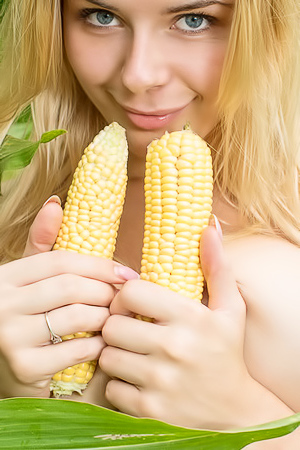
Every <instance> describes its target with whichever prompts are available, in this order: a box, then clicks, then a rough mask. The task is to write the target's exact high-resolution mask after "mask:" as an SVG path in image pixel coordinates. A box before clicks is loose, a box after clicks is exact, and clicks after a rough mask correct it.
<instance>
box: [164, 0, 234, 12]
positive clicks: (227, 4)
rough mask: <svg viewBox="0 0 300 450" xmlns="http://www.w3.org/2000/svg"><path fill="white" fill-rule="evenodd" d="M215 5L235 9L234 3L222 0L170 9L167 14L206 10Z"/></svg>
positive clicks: (205, 0) (202, 1) (208, 0)
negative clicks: (199, 9)
mask: <svg viewBox="0 0 300 450" xmlns="http://www.w3.org/2000/svg"><path fill="white" fill-rule="evenodd" d="M213 5H221V6H226V7H227V8H232V7H233V3H224V2H222V1H220V0H198V1H196V2H193V3H185V4H183V5H180V6H175V7H171V8H168V9H167V10H166V11H165V12H166V13H167V14H170V13H172V14H174V13H178V12H180V11H191V10H193V9H198V8H206V7H208V6H213Z"/></svg>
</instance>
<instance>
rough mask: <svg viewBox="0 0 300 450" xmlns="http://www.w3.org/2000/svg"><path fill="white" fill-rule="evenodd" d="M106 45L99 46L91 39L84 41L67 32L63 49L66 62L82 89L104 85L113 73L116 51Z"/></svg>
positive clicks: (77, 35)
mask: <svg viewBox="0 0 300 450" xmlns="http://www.w3.org/2000/svg"><path fill="white" fill-rule="evenodd" d="M111 47H112V46H111V45H109V46H107V45H106V44H104V43H103V44H101V43H100V44H99V40H98V41H96V40H95V42H94V41H93V40H91V39H85V36H82V35H81V34H79V33H76V32H73V33H72V32H69V33H68V36H67V37H66V38H65V49H66V54H67V58H68V61H69V63H70V65H71V67H72V69H73V71H74V73H75V75H76V77H77V79H78V81H79V83H80V84H81V85H82V87H83V88H84V89H87V90H89V89H90V88H92V87H93V86H99V85H102V84H105V82H106V81H107V80H109V79H110V78H111V76H112V74H113V73H114V71H115V65H116V64H115V63H114V61H116V58H111V56H110V55H112V54H116V51H115V50H116V49H114V48H111Z"/></svg>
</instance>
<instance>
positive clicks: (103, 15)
mask: <svg viewBox="0 0 300 450" xmlns="http://www.w3.org/2000/svg"><path fill="white" fill-rule="evenodd" d="M95 16H96V19H97V22H99V24H100V25H110V24H111V23H112V22H113V20H114V15H113V14H111V13H109V12H98V13H95Z"/></svg>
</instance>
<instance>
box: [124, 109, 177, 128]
mask: <svg viewBox="0 0 300 450" xmlns="http://www.w3.org/2000/svg"><path fill="white" fill-rule="evenodd" d="M184 109H185V106H184V107H180V108H177V109H172V110H161V111H151V112H145V111H138V110H135V109H131V108H124V111H125V113H126V115H127V117H128V119H129V120H130V122H131V123H132V124H133V125H135V126H136V127H137V128H140V129H144V130H155V129H158V128H161V127H162V126H164V127H166V126H167V125H168V124H169V123H171V122H172V120H174V119H175V117H176V116H177V115H179V114H180V113H181V112H182V111H183V110H184Z"/></svg>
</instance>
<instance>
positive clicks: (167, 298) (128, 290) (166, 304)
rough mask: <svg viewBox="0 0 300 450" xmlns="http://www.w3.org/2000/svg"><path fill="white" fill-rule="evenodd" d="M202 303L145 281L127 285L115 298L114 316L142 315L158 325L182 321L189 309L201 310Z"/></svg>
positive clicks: (112, 304) (113, 303) (133, 281)
mask: <svg viewBox="0 0 300 450" xmlns="http://www.w3.org/2000/svg"><path fill="white" fill-rule="evenodd" d="M201 307H203V308H204V306H203V305H201V303H200V302H198V301H196V300H192V299H188V298H186V297H183V296H182V295H180V294H177V293H176V292H173V291H171V290H170V289H168V288H166V287H163V286H159V285H158V284H155V283H151V282H149V281H144V280H131V281H128V282H127V283H125V284H124V285H123V286H122V287H121V289H120V291H119V292H118V293H117V295H116V296H115V297H114V299H113V301H112V303H111V306H110V311H111V313H112V314H122V315H136V314H137V315H141V316H144V317H149V318H151V319H153V320H154V321H155V322H156V323H160V324H166V323H170V322H175V321H181V320H182V316H183V315H184V316H185V314H186V312H187V309H190V308H192V309H193V308H196V309H198V308H201Z"/></svg>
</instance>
